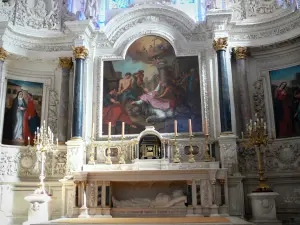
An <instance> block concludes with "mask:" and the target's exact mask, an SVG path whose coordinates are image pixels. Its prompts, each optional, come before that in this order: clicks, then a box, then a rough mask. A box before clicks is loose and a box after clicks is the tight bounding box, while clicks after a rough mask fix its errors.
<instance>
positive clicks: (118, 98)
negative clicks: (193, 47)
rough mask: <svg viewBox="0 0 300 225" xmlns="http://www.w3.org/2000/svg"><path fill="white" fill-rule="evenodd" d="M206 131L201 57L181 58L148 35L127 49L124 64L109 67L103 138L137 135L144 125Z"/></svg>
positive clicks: (106, 69)
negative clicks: (176, 125)
mask: <svg viewBox="0 0 300 225" xmlns="http://www.w3.org/2000/svg"><path fill="white" fill-rule="evenodd" d="M175 119H176V120H177V121H178V131H179V132H188V119H192V125H193V131H194V132H200V131H201V130H202V120H201V97H200V79H199V64H198V57H197V56H190V57H176V56H175V52H174V49H173V47H172V45H171V44H170V43H169V42H167V41H166V40H165V39H163V38H161V37H158V36H145V37H142V38H140V39H138V40H136V41H135V42H134V43H133V44H132V45H131V46H130V47H129V49H128V51H127V54H126V57H125V60H122V61H106V62H105V63H104V82H103V123H102V124H103V134H107V124H108V123H109V122H111V124H112V131H111V133H112V134H120V133H121V124H122V122H125V124H126V133H127V134H137V133H140V132H141V131H143V130H144V129H145V126H149V125H151V126H154V127H155V128H156V130H157V131H159V132H161V133H172V132H173V131H174V120H175Z"/></svg>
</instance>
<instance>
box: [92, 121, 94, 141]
mask: <svg viewBox="0 0 300 225" xmlns="http://www.w3.org/2000/svg"><path fill="white" fill-rule="evenodd" d="M94 137H95V123H93V127H92V138H94Z"/></svg>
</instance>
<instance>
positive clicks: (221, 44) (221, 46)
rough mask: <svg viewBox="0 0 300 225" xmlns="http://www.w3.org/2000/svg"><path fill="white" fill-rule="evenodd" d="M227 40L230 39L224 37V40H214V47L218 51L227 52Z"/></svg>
mask: <svg viewBox="0 0 300 225" xmlns="http://www.w3.org/2000/svg"><path fill="white" fill-rule="evenodd" d="M227 40H228V38H227V37H224V38H217V39H215V40H214V42H213V47H214V49H215V50H216V51H218V50H226V48H227V45H228V44H227Z"/></svg>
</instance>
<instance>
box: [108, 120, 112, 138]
mask: <svg viewBox="0 0 300 225" xmlns="http://www.w3.org/2000/svg"><path fill="white" fill-rule="evenodd" d="M107 134H108V137H110V135H111V122H108V132H107Z"/></svg>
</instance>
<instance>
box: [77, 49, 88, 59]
mask: <svg viewBox="0 0 300 225" xmlns="http://www.w3.org/2000/svg"><path fill="white" fill-rule="evenodd" d="M73 53H74V56H75V58H76V59H85V58H86V57H87V56H88V54H89V50H88V49H87V48H86V47H84V46H79V47H73Z"/></svg>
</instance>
